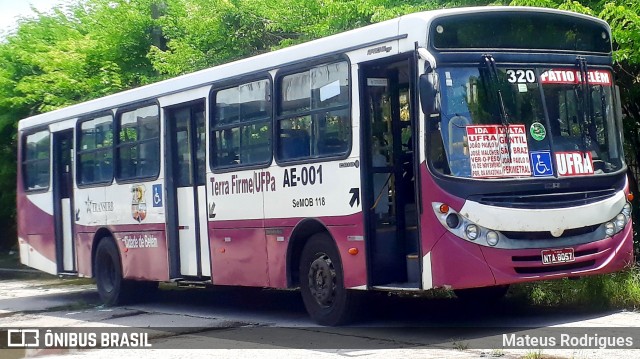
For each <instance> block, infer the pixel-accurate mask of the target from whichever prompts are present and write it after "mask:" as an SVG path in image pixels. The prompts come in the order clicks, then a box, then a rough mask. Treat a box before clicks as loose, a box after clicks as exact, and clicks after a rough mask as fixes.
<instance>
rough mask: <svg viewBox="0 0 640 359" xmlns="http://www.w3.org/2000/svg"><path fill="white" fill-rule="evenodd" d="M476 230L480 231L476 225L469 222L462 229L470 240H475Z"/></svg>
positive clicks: (476, 236)
mask: <svg viewBox="0 0 640 359" xmlns="http://www.w3.org/2000/svg"><path fill="white" fill-rule="evenodd" d="M478 232H480V231H478V226H476V225H475V224H470V225H468V226H467V228H465V229H464V233H465V234H466V235H467V238H469V239H470V240H472V241H475V240H476V239H477V238H478V234H479V233H478Z"/></svg>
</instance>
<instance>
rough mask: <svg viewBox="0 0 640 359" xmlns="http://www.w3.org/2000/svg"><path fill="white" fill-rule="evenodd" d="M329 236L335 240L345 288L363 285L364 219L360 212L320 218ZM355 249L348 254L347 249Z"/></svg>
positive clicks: (365, 274)
mask: <svg viewBox="0 0 640 359" xmlns="http://www.w3.org/2000/svg"><path fill="white" fill-rule="evenodd" d="M322 220H323V221H324V222H325V224H326V225H327V228H328V229H329V232H330V233H331V236H332V237H333V238H334V240H335V241H336V245H337V246H338V252H339V253H340V259H342V269H343V273H344V286H345V288H355V287H363V286H366V285H367V263H366V258H367V256H366V252H365V245H364V219H363V215H362V212H360V213H356V214H352V215H348V216H343V217H340V216H338V217H328V218H322ZM351 248H355V249H357V253H356V254H350V253H349V249H351Z"/></svg>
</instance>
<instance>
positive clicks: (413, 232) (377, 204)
mask: <svg viewBox="0 0 640 359" xmlns="http://www.w3.org/2000/svg"><path fill="white" fill-rule="evenodd" d="M411 63H412V58H405V59H400V60H395V61H388V60H387V61H385V62H374V63H370V64H367V65H364V66H363V67H362V68H361V72H360V91H361V94H362V96H361V97H360V98H361V100H362V105H361V106H362V107H361V114H362V117H361V119H362V122H361V124H362V126H363V129H364V132H363V134H364V135H363V136H364V138H363V145H362V146H363V147H362V148H363V149H362V162H363V164H364V167H363V173H364V176H363V180H364V184H365V190H364V191H363V195H364V207H363V208H365V218H366V223H367V232H366V240H367V252H368V257H367V259H368V267H369V285H372V286H380V287H399V288H419V287H420V280H419V276H418V273H419V270H420V269H419V263H418V258H420V256H419V251H420V249H419V239H418V233H419V232H418V221H417V218H418V217H417V206H416V200H415V196H416V191H415V185H416V180H415V175H414V167H415V161H416V156H415V153H416V151H415V150H414V142H415V141H413V140H412V138H415V136H414V134H415V124H414V120H413V116H412V111H413V109H412V107H413V105H412V99H411V93H412V86H413V75H412V71H411V68H412V67H411Z"/></svg>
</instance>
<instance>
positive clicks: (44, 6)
mask: <svg viewBox="0 0 640 359" xmlns="http://www.w3.org/2000/svg"><path fill="white" fill-rule="evenodd" d="M63 2H64V1H62V0H0V32H6V31H9V30H11V29H13V28H14V27H15V25H16V21H17V18H18V16H31V15H33V12H32V11H31V5H33V6H34V7H35V8H36V9H38V10H39V11H44V12H46V11H49V10H50V9H51V8H52V7H54V6H55V5H57V4H60V3H63Z"/></svg>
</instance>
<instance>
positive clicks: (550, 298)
mask: <svg viewBox="0 0 640 359" xmlns="http://www.w3.org/2000/svg"><path fill="white" fill-rule="evenodd" d="M511 296H512V297H513V298H515V299H520V300H523V301H525V302H527V303H530V304H534V305H543V306H565V305H566V306H582V307H587V308H603V309H630V310H636V309H639V308H640V268H639V267H637V266H634V267H632V268H629V269H626V270H624V271H621V272H617V273H611V274H603V275H597V276H589V277H584V278H580V279H566V278H564V279H559V280H554V281H541V282H533V283H525V284H519V285H514V286H513V287H512V290H511Z"/></svg>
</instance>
